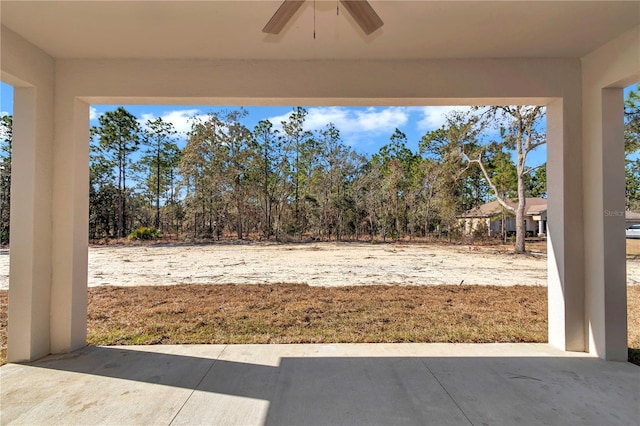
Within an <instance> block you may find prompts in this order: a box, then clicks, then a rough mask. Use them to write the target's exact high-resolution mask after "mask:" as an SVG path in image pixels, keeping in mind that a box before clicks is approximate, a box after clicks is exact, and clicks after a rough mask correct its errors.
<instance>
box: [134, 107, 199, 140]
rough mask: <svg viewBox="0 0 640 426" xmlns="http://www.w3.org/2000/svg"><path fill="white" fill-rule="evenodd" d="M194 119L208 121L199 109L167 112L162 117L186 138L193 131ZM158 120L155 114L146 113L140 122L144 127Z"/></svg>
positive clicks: (142, 115)
mask: <svg viewBox="0 0 640 426" xmlns="http://www.w3.org/2000/svg"><path fill="white" fill-rule="evenodd" d="M194 117H198V118H203V119H206V117H207V114H204V113H202V111H200V110H199V109H180V110H174V111H166V112H163V113H162V114H161V115H160V118H162V120H163V121H166V122H168V123H171V124H173V127H174V128H175V130H176V132H178V135H180V136H185V135H186V134H187V132H189V131H190V130H191V123H193V119H194ZM156 118H158V116H156V115H155V114H153V113H144V114H141V115H140V118H139V119H138V122H139V123H140V125H141V126H142V127H144V126H145V124H146V122H147V121H149V120H151V121H153V120H155V119H156Z"/></svg>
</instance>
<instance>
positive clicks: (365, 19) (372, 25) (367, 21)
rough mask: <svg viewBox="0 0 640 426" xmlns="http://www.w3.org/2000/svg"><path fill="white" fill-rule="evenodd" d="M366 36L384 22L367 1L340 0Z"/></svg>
mask: <svg viewBox="0 0 640 426" xmlns="http://www.w3.org/2000/svg"><path fill="white" fill-rule="evenodd" d="M340 3H342V5H343V6H344V8H345V9H347V11H348V12H349V13H350V14H351V16H352V17H353V19H354V20H355V21H356V23H357V24H358V25H360V28H362V31H364V33H365V34H366V35H369V34H371V33H372V32H374V31H375V30H377V29H378V28H380V27H381V26H382V25H383V24H384V22H382V19H380V17H379V16H378V14H377V13H376V11H375V10H373V7H371V5H370V4H369V2H368V1H367V0H340Z"/></svg>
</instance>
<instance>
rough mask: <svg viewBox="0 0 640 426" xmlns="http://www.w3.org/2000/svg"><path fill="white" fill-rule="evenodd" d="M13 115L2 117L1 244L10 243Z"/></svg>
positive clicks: (0, 176) (0, 118)
mask: <svg viewBox="0 0 640 426" xmlns="http://www.w3.org/2000/svg"><path fill="white" fill-rule="evenodd" d="M12 139H13V116H11V115H3V116H2V117H0V244H7V243H9V230H10V222H11V218H10V211H11V141H12Z"/></svg>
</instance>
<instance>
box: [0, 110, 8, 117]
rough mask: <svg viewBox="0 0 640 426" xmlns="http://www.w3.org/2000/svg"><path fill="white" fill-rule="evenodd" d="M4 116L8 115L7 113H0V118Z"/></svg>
mask: <svg viewBox="0 0 640 426" xmlns="http://www.w3.org/2000/svg"><path fill="white" fill-rule="evenodd" d="M5 115H10V114H9V113H8V112H7V111H0V117H4V116H5Z"/></svg>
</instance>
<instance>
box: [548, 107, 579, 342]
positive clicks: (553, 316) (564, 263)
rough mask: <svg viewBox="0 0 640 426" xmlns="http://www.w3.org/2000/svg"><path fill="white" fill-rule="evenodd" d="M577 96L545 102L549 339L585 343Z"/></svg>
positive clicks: (550, 340) (551, 340)
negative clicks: (547, 183)
mask: <svg viewBox="0 0 640 426" xmlns="http://www.w3.org/2000/svg"><path fill="white" fill-rule="evenodd" d="M580 111H581V108H580V101H579V98H578V99H569V98H565V99H557V100H555V101H553V102H552V103H550V104H549V105H547V173H548V182H549V185H548V192H549V201H548V208H547V217H548V222H547V253H548V254H547V262H548V272H547V273H548V309H549V343H550V344H552V345H554V346H556V347H558V348H560V349H562V350H566V351H579V352H582V351H584V350H585V349H586V343H585V327H584V312H585V311H584V251H583V218H582V165H581V164H582V163H581V161H580V158H581V146H580V118H581V115H580V114H581V112H580Z"/></svg>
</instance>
